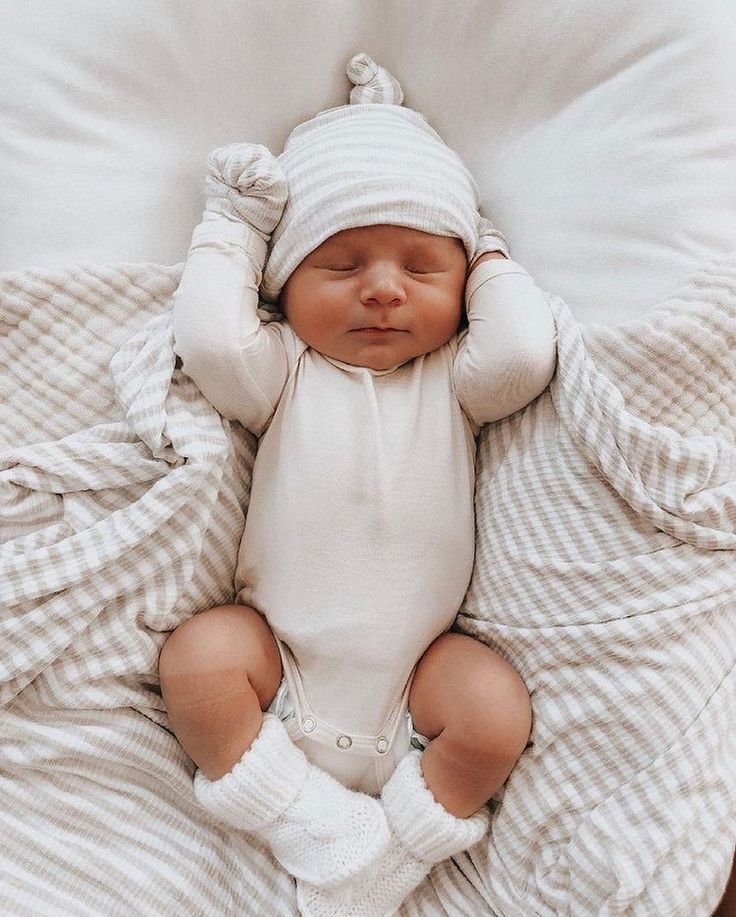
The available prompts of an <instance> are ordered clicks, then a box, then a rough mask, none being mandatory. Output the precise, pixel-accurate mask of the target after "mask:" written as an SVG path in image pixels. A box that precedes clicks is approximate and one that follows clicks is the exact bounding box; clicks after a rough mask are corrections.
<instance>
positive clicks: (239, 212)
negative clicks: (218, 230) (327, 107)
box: [205, 143, 288, 242]
mask: <svg viewBox="0 0 736 917" xmlns="http://www.w3.org/2000/svg"><path fill="white" fill-rule="evenodd" d="M205 191H206V192H207V196H208V199H207V209H208V210H209V211H210V212H212V211H215V212H217V213H219V214H223V215H225V216H226V217H228V218H229V219H232V220H242V221H243V222H245V223H247V224H248V225H249V226H250V227H251V228H252V229H254V230H255V231H256V232H257V233H258V234H259V235H260V236H261V238H262V239H264V241H266V242H267V241H268V239H269V237H270V235H271V233H272V232H273V230H274V227H275V226H276V224H277V223H278V222H279V220H280V219H281V214H282V213H283V210H284V206H285V205H286V199H287V196H288V188H287V183H286V176H285V175H284V172H283V170H282V168H281V166H280V165H279V162H278V160H277V159H276V157H275V156H274V155H273V153H271V151H270V150H268V149H267V148H266V147H265V146H261V144H259V143H229V144H228V145H227V146H221V147H219V148H218V149H216V150H213V151H212V152H211V153H210V155H209V158H208V160H207V178H206V180H205Z"/></svg>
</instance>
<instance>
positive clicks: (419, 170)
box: [261, 54, 505, 302]
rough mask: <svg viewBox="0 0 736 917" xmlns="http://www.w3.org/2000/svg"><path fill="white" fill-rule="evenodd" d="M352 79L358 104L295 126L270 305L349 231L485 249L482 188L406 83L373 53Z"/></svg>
mask: <svg viewBox="0 0 736 917" xmlns="http://www.w3.org/2000/svg"><path fill="white" fill-rule="evenodd" d="M346 72H347V75H348V77H349V79H350V80H351V82H352V83H353V89H352V90H351V92H350V104H349V105H341V106H339V107H337V108H330V109H327V110H326V111H323V112H320V113H319V114H318V115H316V116H315V117H314V118H311V119H310V120H309V121H305V122H304V123H303V124H300V125H299V126H298V127H296V128H294V130H293V131H292V132H291V134H290V135H289V137H288V139H287V141H286V145H285V147H284V151H283V153H282V154H281V156H279V157H278V159H279V163H280V164H281V167H282V169H283V171H284V173H285V174H286V178H287V182H288V186H289V196H288V200H287V203H286V207H285V208H284V212H283V216H282V218H281V221H280V222H279V224H278V225H277V226H276V228H275V230H274V232H273V235H272V237H271V245H270V252H269V258H268V261H267V263H266V267H265V271H264V275H263V283H262V285H261V296H262V297H263V299H264V300H266V301H267V302H275V301H276V300H277V299H278V296H279V294H280V292H281V290H282V289H283V286H284V284H285V283H286V281H287V280H288V279H289V276H290V275H291V273H292V272H293V271H294V269H295V268H296V267H297V266H298V265H299V264H300V262H301V261H302V260H303V259H304V258H305V257H306V256H307V255H308V254H309V253H310V252H311V251H314V249H315V248H317V247H318V246H319V245H321V244H322V242H324V241H325V239H328V238H329V237H330V236H332V235H334V234H335V233H337V232H340V231H341V230H344V229H352V228H355V227H358V226H372V225H375V224H380V223H384V224H386V223H389V224H393V225H397V226H408V227H410V228H412V229H420V230H423V231H424V232H431V233H434V234H436V235H442V236H455V237H457V238H459V239H461V240H462V242H463V244H464V246H465V250H466V253H467V255H468V258H469V259H470V258H472V257H473V255H474V254H475V253H476V252H477V249H478V230H479V221H480V220H481V217H480V214H479V213H478V203H479V194H478V188H477V186H476V184H475V181H474V179H473V177H472V175H471V174H470V172H469V171H468V170H467V168H466V167H465V165H464V164H463V162H462V160H461V159H460V157H459V156H458V155H457V154H456V153H455V152H454V151H453V150H451V149H450V148H449V147H448V146H447V145H446V144H445V142H444V141H443V140H442V138H441V137H440V136H439V134H438V133H437V132H436V131H435V130H434V129H433V128H432V127H430V125H429V124H428V123H427V120H426V118H425V117H424V116H423V115H421V114H419V113H418V112H416V111H413V110H412V109H410V108H404V107H403V106H402V105H401V103H402V101H403V98H404V95H403V92H402V90H401V86H400V85H399V83H398V82H397V80H396V79H395V77H394V76H392V74H390V73H389V72H388V71H387V70H386V69H385V68H383V67H379V66H378V64H376V63H375V62H374V61H373V60H372V59H371V58H370V57H369V56H368V55H367V54H357V55H355V57H353V58H352V59H351V60H350V61H349V62H348V65H347V68H346ZM484 222H485V221H484ZM499 240H500V241H499V244H498V246H497V247H498V248H499V249H502V250H505V245H504V244H503V242H502V237H500V236H499ZM494 247H496V246H494Z"/></svg>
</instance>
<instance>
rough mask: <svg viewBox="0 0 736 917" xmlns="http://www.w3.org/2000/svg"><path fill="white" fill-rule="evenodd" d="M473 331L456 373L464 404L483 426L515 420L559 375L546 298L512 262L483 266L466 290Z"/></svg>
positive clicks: (458, 357)
mask: <svg viewBox="0 0 736 917" xmlns="http://www.w3.org/2000/svg"><path fill="white" fill-rule="evenodd" d="M465 303H466V307H467V312H468V330H467V331H466V332H465V333H464V334H463V335H462V336H461V338H460V341H459V343H458V350H457V354H456V356H455V362H454V367H453V384H454V387H455V393H456V395H457V398H458V401H459V402H460V405H461V406H462V408H463V410H464V411H465V413H466V414H467V416H468V417H469V418H470V419H471V420H472V421H473V422H474V423H475V424H477V425H478V426H480V425H481V424H484V423H490V422H492V421H494V420H499V419H500V418H501V417H506V416H508V415H509V414H513V413H514V411H518V410H519V409H520V408H523V407H524V406H525V405H526V404H528V403H529V402H530V401H531V400H532V399H533V398H536V397H537V395H539V394H540V393H541V392H542V391H543V390H544V389H545V388H546V387H547V385H548V384H549V382H550V379H551V378H552V375H553V374H554V370H555V364H556V357H557V348H556V341H557V335H556V329H555V323H554V319H553V317H552V312H551V310H550V308H549V305H548V303H547V299H546V297H545V295H544V293H543V292H542V291H541V290H540V289H539V287H537V286H536V284H535V283H534V281H533V280H532V278H531V277H530V276H529V274H528V273H527V272H526V271H525V270H524V268H523V267H522V266H521V265H520V264H517V263H516V262H515V261H512V260H510V259H509V260H502V259H492V260H488V261H484V262H481V263H480V264H479V265H478V266H477V267H476V268H475V269H474V270H473V271H472V272H471V274H470V277H469V278H468V282H467V285H466V290H465Z"/></svg>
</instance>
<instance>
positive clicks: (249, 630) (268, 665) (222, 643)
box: [159, 605, 281, 780]
mask: <svg viewBox="0 0 736 917" xmlns="http://www.w3.org/2000/svg"><path fill="white" fill-rule="evenodd" d="M159 677H160V680H161V692H162V694H163V698H164V703H165V704H166V709H167V711H168V714H169V720H170V722H171V727H172V729H173V730H174V733H175V734H176V737H177V739H178V740H179V742H180V744H181V745H182V747H183V748H184V751H186V753H187V754H188V755H189V757H190V758H192V760H193V761H194V763H195V764H196V765H197V766H198V767H199V768H200V769H201V770H202V772H203V773H204V774H205V775H206V776H207V777H208V778H209V779H211V780H216V779H217V778H218V777H221V776H222V775H223V774H226V773H227V772H228V771H229V770H230V769H231V768H232V767H233V765H234V764H235V763H236V762H237V761H239V760H240V758H241V757H242V755H243V752H244V751H245V750H246V749H248V748H250V746H251V744H252V742H253V740H254V739H255V737H256V736H257V735H258V732H259V730H260V728H261V724H262V721H263V716H262V713H261V711H262V710H265V709H266V707H268V705H269V704H270V703H271V701H272V700H273V697H274V694H275V693H276V690H277V688H278V686H279V683H280V681H281V659H280V657H279V651H278V647H277V646H276V640H275V638H274V635H273V633H272V632H271V628H270V627H269V626H268V624H266V621H265V620H264V618H263V617H262V616H261V615H260V614H259V613H258V612H257V611H255V610H254V609H253V608H249V607H247V606H244V605H223V606H220V607H217V608H210V609H209V611H204V612H202V613H201V614H198V615H195V616H194V617H193V618H189V620H187V621H185V622H184V623H183V624H181V625H180V626H179V627H177V629H176V630H175V631H174V632H173V633H172V634H171V636H170V637H169V638H168V640H167V641H166V643H165V644H164V646H163V649H162V650H161V656H160V659H159Z"/></svg>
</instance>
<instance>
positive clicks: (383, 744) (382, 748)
mask: <svg viewBox="0 0 736 917" xmlns="http://www.w3.org/2000/svg"><path fill="white" fill-rule="evenodd" d="M376 751H377V752H378V754H379V755H385V754H386V752H387V751H388V739H387V738H385V736H379V737H378V738H377V739H376Z"/></svg>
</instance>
